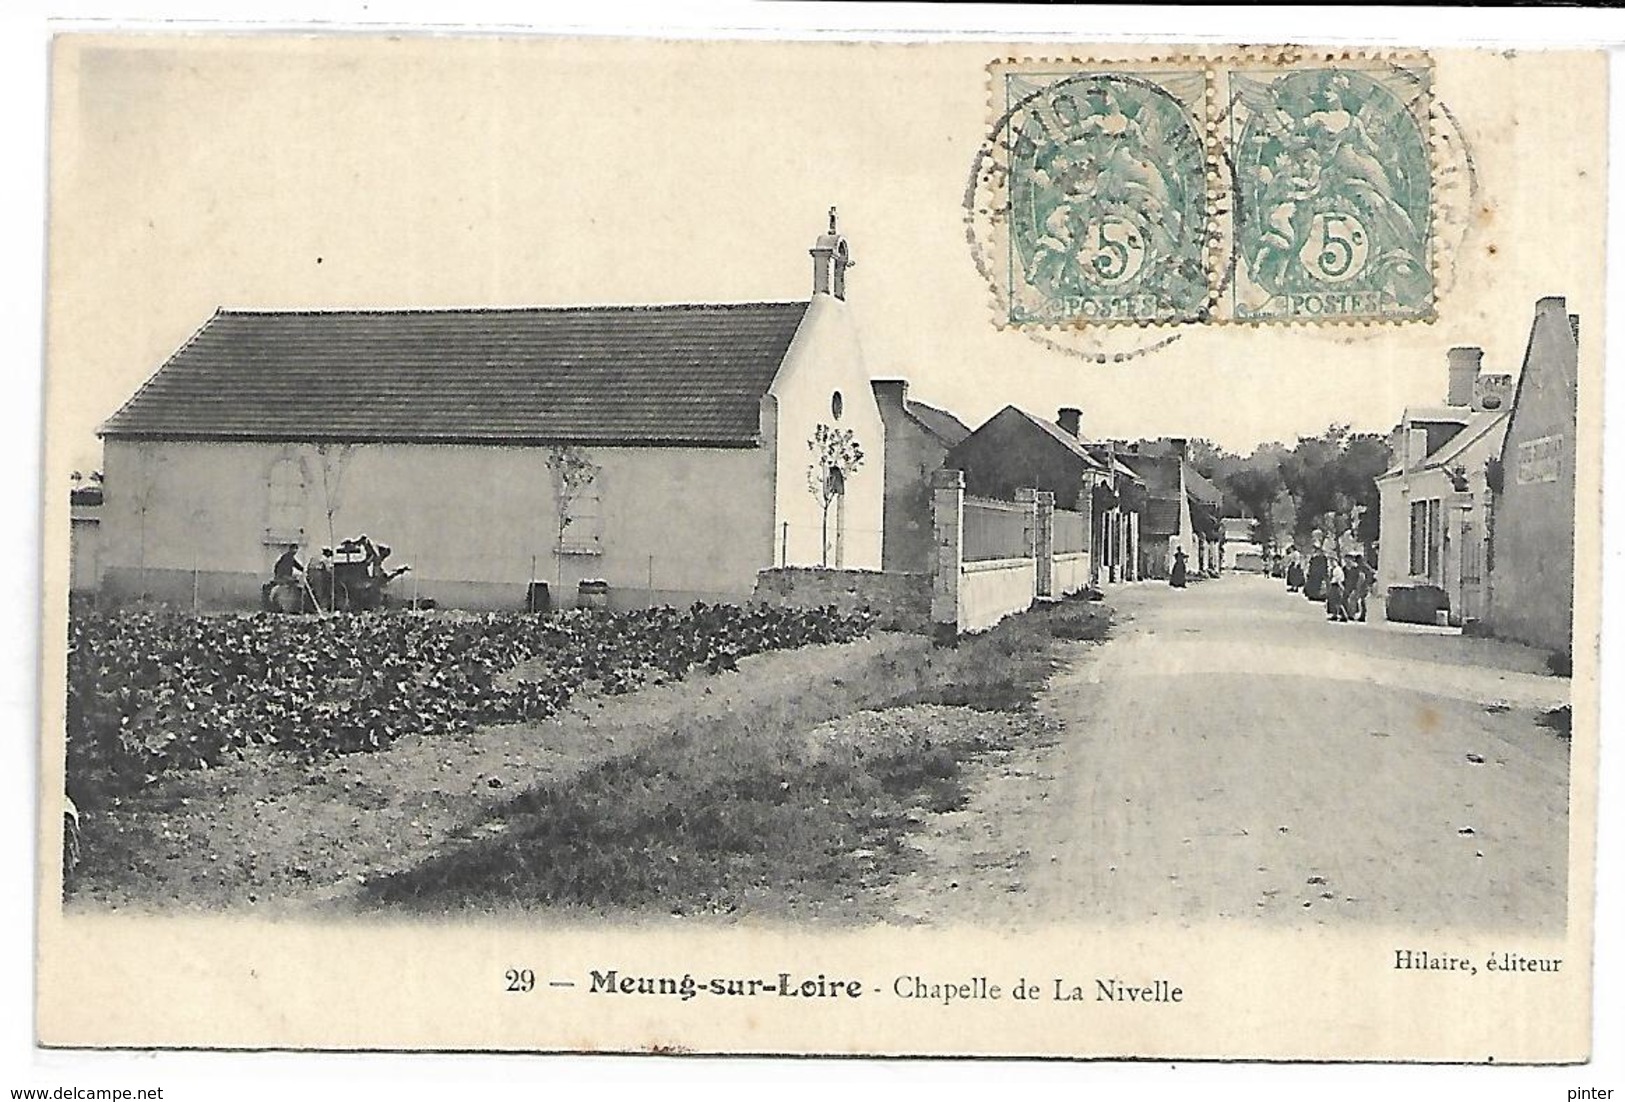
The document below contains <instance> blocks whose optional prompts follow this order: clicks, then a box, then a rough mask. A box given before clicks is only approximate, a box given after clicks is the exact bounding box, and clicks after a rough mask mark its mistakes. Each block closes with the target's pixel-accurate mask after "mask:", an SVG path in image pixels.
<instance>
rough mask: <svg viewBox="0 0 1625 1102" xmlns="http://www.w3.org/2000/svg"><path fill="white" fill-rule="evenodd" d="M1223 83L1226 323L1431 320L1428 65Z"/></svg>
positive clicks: (1333, 69) (1338, 68)
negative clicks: (1229, 276)
mask: <svg viewBox="0 0 1625 1102" xmlns="http://www.w3.org/2000/svg"><path fill="white" fill-rule="evenodd" d="M1225 79H1226V82H1227V85H1228V88H1227V91H1228V95H1227V96H1226V97H1225V102H1226V104H1227V108H1228V119H1227V120H1226V121H1227V123H1228V126H1227V127H1225V131H1226V138H1227V142H1226V148H1227V156H1228V161H1229V163H1230V165H1231V166H1232V170H1233V177H1234V188H1235V194H1234V197H1233V206H1232V210H1233V227H1232V229H1231V233H1232V235H1233V253H1234V258H1235V261H1234V262H1235V265H1236V271H1235V278H1234V279H1233V281H1232V282H1231V284H1230V295H1229V306H1230V316H1231V317H1233V318H1234V319H1235V320H1238V321H1254V320H1258V321H1274V320H1280V321H1313V320H1316V319H1339V320H1372V321H1392V320H1410V319H1416V318H1426V317H1430V316H1432V312H1433V271H1432V266H1431V263H1430V260H1431V249H1432V243H1431V236H1430V235H1431V231H1432V218H1431V192H1432V175H1431V166H1430V160H1429V152H1428V151H1429V144H1428V136H1427V135H1428V105H1427V98H1428V70H1427V69H1426V68H1424V67H1422V66H1419V65H1418V66H1409V67H1408V66H1402V65H1397V64H1392V63H1382V64H1370V65H1367V66H1364V67H1359V66H1356V65H1353V64H1339V65H1318V66H1306V67H1303V68H1292V69H1286V70H1284V71H1283V70H1282V69H1280V68H1274V69H1246V70H1236V69H1228V70H1226V72H1225Z"/></svg>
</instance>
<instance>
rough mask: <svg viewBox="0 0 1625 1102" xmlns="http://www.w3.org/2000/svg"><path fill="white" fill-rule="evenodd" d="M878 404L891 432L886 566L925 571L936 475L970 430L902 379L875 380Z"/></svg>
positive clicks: (931, 551)
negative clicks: (912, 390)
mask: <svg viewBox="0 0 1625 1102" xmlns="http://www.w3.org/2000/svg"><path fill="white" fill-rule="evenodd" d="M874 394H875V402H876V404H877V405H878V406H879V407H880V417H881V420H882V422H883V423H884V425H885V430H886V470H885V485H886V491H885V524H884V529H885V531H884V538H883V540H882V544H881V566H882V568H883V569H885V570H888V571H901V572H905V573H921V572H924V571H928V570H930V569H932V566H933V564H934V563H935V561H936V545H935V543H934V542H933V540H932V521H931V500H932V490H931V476H932V475H933V474H934V473H935V472H936V471H939V470H941V469H942V464H943V461H944V460H945V459H946V458H947V456H948V451H949V449H951V448H952V447H953V446H954V445H956V444H958V443H959V442H960V441H961V440H963V439H965V437H967V436H969V435H970V428H969V426H967V425H966V424H965V423H964V422H963V421H961V420H960V419H959V418H957V417H955V416H954V415H953V414H951V413H949V412H948V411H947V410H944V409H938V408H937V407H936V406H930V405H926V404H925V403H924V402H917V401H915V400H914V399H912V398H910V397H909V396H908V383H907V382H906V381H905V380H903V379H876V380H875V382H874Z"/></svg>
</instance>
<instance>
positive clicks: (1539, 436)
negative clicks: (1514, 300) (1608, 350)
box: [1484, 296, 1580, 655]
mask: <svg viewBox="0 0 1625 1102" xmlns="http://www.w3.org/2000/svg"><path fill="white" fill-rule="evenodd" d="M1579 353H1580V318H1579V315H1577V314H1570V313H1568V312H1567V308H1566V305H1565V302H1564V300H1563V299H1562V298H1561V297H1555V296H1554V297H1548V298H1543V299H1541V300H1540V301H1539V302H1538V303H1536V305H1535V319H1534V322H1533V324H1532V325H1531V327H1530V331H1529V344H1528V346H1527V348H1526V349H1525V351H1524V357H1523V369H1522V370H1521V371H1520V372H1519V374H1518V386H1517V390H1516V391H1515V392H1514V394H1513V397H1512V411H1511V414H1510V417H1509V418H1508V420H1507V423H1506V427H1505V430H1504V431H1505V441H1504V443H1503V444H1502V446H1501V450H1500V453H1499V455H1498V459H1499V463H1498V464H1496V466H1495V468H1494V469H1493V470H1494V479H1495V484H1494V485H1492V486H1491V490H1492V492H1493V495H1494V498H1493V499H1494V503H1495V505H1494V514H1493V520H1492V524H1491V526H1490V544H1489V555H1488V564H1487V565H1488V573H1489V588H1490V600H1489V601H1488V604H1487V607H1486V609H1485V613H1484V621H1485V626H1486V627H1487V628H1488V630H1489V631H1491V632H1492V633H1494V634H1495V635H1499V636H1502V637H1504V638H1507V639H1516V640H1518V641H1520V642H1524V643H1529V644H1531V645H1534V646H1538V647H1545V648H1546V649H1548V650H1551V651H1555V652H1558V653H1562V654H1570V655H1572V653H1573V632H1574V526H1575V487H1574V473H1575V460H1576V458H1577V457H1576V454H1575V440H1576V436H1577V432H1576V429H1577V425H1578V413H1577V410H1578V406H1577V404H1576V402H1577V397H1576V396H1577V390H1578V381H1579Z"/></svg>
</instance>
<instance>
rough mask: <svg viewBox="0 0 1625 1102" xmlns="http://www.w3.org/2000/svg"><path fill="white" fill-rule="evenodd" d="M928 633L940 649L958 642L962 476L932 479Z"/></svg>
mask: <svg viewBox="0 0 1625 1102" xmlns="http://www.w3.org/2000/svg"><path fill="white" fill-rule="evenodd" d="M931 542H932V546H933V547H934V548H935V550H936V557H935V558H934V559H933V561H932V563H931V632H932V636H933V637H934V638H935V639H936V641H937V643H938V644H939V645H944V644H951V643H953V642H954V641H955V640H956V639H958V638H959V582H960V577H961V573H960V562H961V560H962V558H963V557H964V550H965V472H964V471H951V470H946V469H944V470H939V471H936V472H935V473H933V474H932V475H931Z"/></svg>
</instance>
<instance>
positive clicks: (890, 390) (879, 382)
mask: <svg viewBox="0 0 1625 1102" xmlns="http://www.w3.org/2000/svg"><path fill="white" fill-rule="evenodd" d="M869 387H870V389H871V390H873V391H874V392H875V404H876V405H878V406H879V407H880V415H881V417H882V418H885V417H886V415H887V414H890V413H902V412H903V411H904V409H905V408H906V406H905V403H907V401H908V380H907V379H871V380H869ZM888 423H889V422H888Z"/></svg>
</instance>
